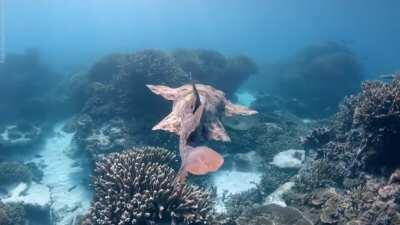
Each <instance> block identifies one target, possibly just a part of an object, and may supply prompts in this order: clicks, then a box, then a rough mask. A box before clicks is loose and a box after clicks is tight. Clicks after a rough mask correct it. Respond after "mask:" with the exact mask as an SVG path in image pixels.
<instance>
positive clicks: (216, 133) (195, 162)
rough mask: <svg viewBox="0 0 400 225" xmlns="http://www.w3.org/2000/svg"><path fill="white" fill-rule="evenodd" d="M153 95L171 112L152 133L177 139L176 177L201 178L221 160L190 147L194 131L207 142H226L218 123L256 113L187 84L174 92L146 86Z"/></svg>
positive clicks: (204, 88) (201, 148) (207, 88)
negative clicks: (179, 162) (161, 132)
mask: <svg viewBox="0 0 400 225" xmlns="http://www.w3.org/2000/svg"><path fill="white" fill-rule="evenodd" d="M146 86H147V87H148V88H149V89H150V90H151V91H152V92H153V93H155V94H157V95H160V96H162V97H164V98H165V99H167V100H169V101H172V102H173V104H172V111H171V113H170V114H169V115H167V116H166V117H165V118H164V119H163V120H161V122H159V123H158V124H157V125H155V126H154V127H153V130H164V131H168V132H172V133H175V134H177V135H178V136H179V153H180V156H181V159H182V165H181V168H180V172H179V176H182V177H183V179H184V177H186V176H187V174H188V173H191V174H194V175H203V174H207V173H209V172H214V171H217V170H218V169H219V168H220V167H221V166H222V164H223V162H224V159H223V157H222V156H221V155H220V154H219V153H217V152H216V151H214V150H213V149H211V148H209V147H207V146H198V147H193V146H190V144H189V141H190V138H191V136H192V135H193V134H194V133H195V131H199V130H200V132H198V133H200V134H201V135H204V136H205V137H206V138H208V139H210V140H216V141H224V142H229V141H230V140H231V139H230V137H229V135H228V134H227V132H226V130H225V128H224V126H223V124H222V123H221V121H220V118H221V117H222V116H234V115H241V116H249V115H254V114H256V113H257V111H255V110H251V109H248V108H247V107H244V106H240V105H236V104H233V103H232V102H231V101H229V100H228V99H226V97H225V94H224V93H223V92H222V91H220V90H217V89H215V88H213V87H212V86H209V85H203V84H195V83H192V84H187V85H183V86H181V87H178V88H171V87H167V86H164V85H146Z"/></svg>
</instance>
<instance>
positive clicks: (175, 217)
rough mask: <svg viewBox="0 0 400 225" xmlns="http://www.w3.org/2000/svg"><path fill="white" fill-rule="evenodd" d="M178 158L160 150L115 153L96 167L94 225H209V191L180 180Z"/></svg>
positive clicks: (92, 213)
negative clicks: (180, 224) (174, 224)
mask: <svg viewBox="0 0 400 225" xmlns="http://www.w3.org/2000/svg"><path fill="white" fill-rule="evenodd" d="M177 160H178V158H177V157H176V156H175V155H174V154H173V153H172V152H170V151H168V150H166V149H161V148H152V147H145V148H142V149H132V150H129V151H124V152H121V153H112V154H110V155H108V156H107V157H105V158H103V159H102V160H100V161H99V162H98V163H97V164H96V169H95V177H94V182H93V187H94V192H95V195H94V199H93V204H92V208H91V210H90V220H91V222H92V223H93V224H99V225H100V224H110V225H111V224H120V225H123V224H152V223H155V222H160V221H161V222H162V221H164V222H165V221H173V222H184V223H186V224H193V223H200V222H201V223H204V222H207V219H208V217H209V212H210V210H211V202H210V198H209V196H208V193H207V192H205V191H203V190H201V189H199V188H198V187H195V186H192V185H189V184H183V185H180V184H178V183H176V182H175V177H176V169H177V168H176V167H177V166H178V165H179V164H178V161H177Z"/></svg>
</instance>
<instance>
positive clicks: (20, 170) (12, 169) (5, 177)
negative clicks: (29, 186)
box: [0, 162, 33, 185]
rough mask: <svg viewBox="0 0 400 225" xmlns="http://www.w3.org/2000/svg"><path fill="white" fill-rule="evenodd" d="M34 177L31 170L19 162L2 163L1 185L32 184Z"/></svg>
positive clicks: (0, 170) (0, 165)
mask: <svg viewBox="0 0 400 225" xmlns="http://www.w3.org/2000/svg"><path fill="white" fill-rule="evenodd" d="M32 177H33V175H32V172H31V171H30V168H29V167H28V166H26V165H24V164H21V163H17V162H1V163H0V185H6V184H11V183H19V182H25V183H30V182H31V181H32Z"/></svg>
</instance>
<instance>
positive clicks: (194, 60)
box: [172, 49, 258, 97]
mask: <svg viewBox="0 0 400 225" xmlns="http://www.w3.org/2000/svg"><path fill="white" fill-rule="evenodd" d="M172 55H173V56H174V58H175V60H176V61H177V63H178V64H179V65H180V66H181V67H182V69H183V70H184V71H185V72H186V73H191V74H192V77H193V79H194V80H196V81H199V82H200V83H204V84H209V85H212V86H214V87H216V88H218V89H220V90H222V91H223V92H225V93H226V94H227V95H228V96H229V97H232V96H233V94H234V93H235V91H236V90H237V89H238V88H239V87H240V85H242V84H243V82H244V81H246V80H247V79H248V78H249V77H250V76H251V75H253V74H255V73H257V70H258V69H257V65H256V64H255V63H254V62H253V61H252V60H251V59H250V58H248V57H246V56H236V57H225V56H224V55H222V54H221V53H219V52H217V51H213V50H206V49H178V50H176V51H175V52H173V53H172Z"/></svg>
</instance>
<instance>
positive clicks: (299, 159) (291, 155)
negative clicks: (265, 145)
mask: <svg viewBox="0 0 400 225" xmlns="http://www.w3.org/2000/svg"><path fill="white" fill-rule="evenodd" d="M304 160H305V151H304V150H297V149H289V150H286V151H283V152H279V153H278V154H276V155H275V156H274V159H273V160H272V162H271V163H270V164H272V165H275V166H277V167H279V168H300V167H301V165H302V164H303V162H304Z"/></svg>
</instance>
